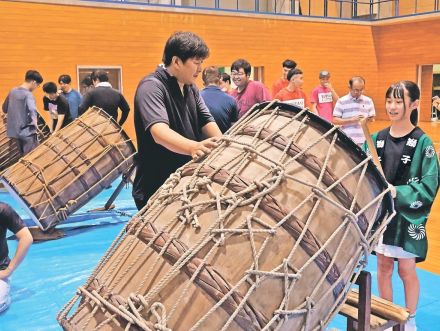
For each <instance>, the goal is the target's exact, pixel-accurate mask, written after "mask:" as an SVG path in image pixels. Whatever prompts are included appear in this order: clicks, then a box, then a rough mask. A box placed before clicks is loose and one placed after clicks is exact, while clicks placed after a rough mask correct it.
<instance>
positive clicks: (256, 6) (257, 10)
mask: <svg viewBox="0 0 440 331" xmlns="http://www.w3.org/2000/svg"><path fill="white" fill-rule="evenodd" d="M259 4H260V1H259V0H255V12H257V13H258V12H259V11H260V10H259Z"/></svg>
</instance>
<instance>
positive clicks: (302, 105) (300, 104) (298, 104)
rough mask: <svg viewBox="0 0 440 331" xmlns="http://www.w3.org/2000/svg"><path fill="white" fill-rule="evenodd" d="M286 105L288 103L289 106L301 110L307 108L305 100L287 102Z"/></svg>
mask: <svg viewBox="0 0 440 331" xmlns="http://www.w3.org/2000/svg"><path fill="white" fill-rule="evenodd" d="M285 103H288V104H289V105H294V106H297V107H299V108H301V109H304V108H305V105H304V99H293V100H287V101H285Z"/></svg>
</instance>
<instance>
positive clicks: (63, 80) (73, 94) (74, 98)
mask: <svg viewBox="0 0 440 331" xmlns="http://www.w3.org/2000/svg"><path fill="white" fill-rule="evenodd" d="M71 83H72V78H71V77H70V76H69V75H66V74H64V75H61V76H60V77H59V78H58V84H60V89H61V92H62V93H61V94H62V96H63V97H65V98H66V99H67V102H68V103H69V110H70V118H69V119H68V121H69V122H71V121H73V120H74V119H75V118H77V117H78V107H79V105H80V104H81V99H82V98H81V94H79V92H78V91H77V90H74V89H73V88H72V86H71V85H70V84H71Z"/></svg>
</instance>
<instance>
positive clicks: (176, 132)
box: [133, 32, 221, 209]
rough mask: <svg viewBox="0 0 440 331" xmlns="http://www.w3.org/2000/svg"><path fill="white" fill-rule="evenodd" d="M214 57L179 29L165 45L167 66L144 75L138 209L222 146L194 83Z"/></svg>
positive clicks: (138, 107) (137, 102) (137, 111)
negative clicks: (173, 176)
mask: <svg viewBox="0 0 440 331" xmlns="http://www.w3.org/2000/svg"><path fill="white" fill-rule="evenodd" d="M208 55H209V49H208V47H207V46H206V44H205V42H204V41H203V40H202V39H201V38H200V37H199V36H197V35H195V34H193V33H191V32H177V33H175V34H173V35H172V36H171V37H170V38H169V39H168V41H167V42H166V44H165V50H164V54H163V58H162V61H163V64H164V66H159V67H158V68H157V69H156V71H155V72H154V73H152V74H150V75H148V76H147V77H144V78H143V79H142V80H141V82H140V83H139V85H138V87H137V90H136V95H135V99H134V124H135V129H136V138H137V144H138V154H137V166H138V167H137V171H136V177H135V180H134V184H133V197H134V200H135V202H136V206H137V207H138V209H141V208H142V207H143V206H145V204H146V203H147V201H148V199H149V198H150V197H151V196H152V195H153V193H154V192H155V191H156V190H157V189H158V188H159V187H160V186H161V185H162V184H163V183H164V182H165V180H166V179H167V178H168V176H169V175H170V174H171V173H173V172H174V171H176V169H177V168H179V167H181V166H182V165H184V164H185V163H187V162H188V161H190V160H191V157H192V158H199V157H202V156H203V155H205V154H206V153H209V152H210V151H211V150H212V149H213V148H214V147H215V146H217V142H216V141H217V139H216V138H215V137H219V136H221V131H220V129H219V128H218V126H217V124H216V123H215V121H214V118H213V117H212V116H211V114H210V113H209V110H208V108H207V107H206V105H205V103H204V102H203V100H202V98H201V97H200V94H199V90H198V89H197V87H196V86H195V85H194V83H195V80H196V78H197V76H198V75H199V74H200V72H201V71H202V68H201V66H202V63H203V60H204V59H205V58H207V57H208Z"/></svg>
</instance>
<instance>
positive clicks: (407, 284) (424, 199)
mask: <svg viewBox="0 0 440 331" xmlns="http://www.w3.org/2000/svg"><path fill="white" fill-rule="evenodd" d="M385 97H386V103H385V108H386V111H387V114H388V116H389V118H390V121H391V126H390V127H388V128H386V129H384V130H382V131H379V132H377V133H375V134H373V141H374V143H375V146H376V150H377V154H378V156H379V160H380V162H381V164H382V168H383V170H384V174H385V177H386V179H387V181H388V182H389V183H390V187H391V192H392V194H393V197H394V204H395V209H396V216H395V217H394V218H393V220H392V221H391V222H390V224H389V225H388V227H387V229H386V230H385V233H384V235H383V238H381V240H380V242H379V244H378V245H377V247H376V248H375V251H376V255H377V263H378V266H377V278H378V285H379V293H380V296H381V297H382V298H384V299H387V300H389V301H393V289H392V281H391V276H392V274H393V269H394V261H395V260H397V264H398V273H399V276H400V278H401V279H402V281H403V285H404V289H405V303H406V307H407V308H408V310H409V312H410V319H409V321H408V322H407V324H406V327H405V330H409V331H413V330H417V327H416V324H415V314H416V309H417V303H418V299H419V291H420V287H419V280H418V277H417V273H416V262H421V261H423V260H425V258H426V253H427V250H428V241H427V238H426V221H427V219H428V215H429V212H430V210H431V206H432V204H433V202H434V198H435V195H436V193H437V189H438V185H439V165H438V159H437V155H436V153H435V149H434V146H433V144H432V142H431V140H430V139H429V137H428V136H427V135H426V134H425V133H424V132H423V131H422V130H421V129H420V128H419V127H417V126H416V124H417V107H418V106H419V99H420V90H419V88H418V86H417V85H416V84H415V83H413V82H410V81H400V82H398V83H396V84H393V85H392V86H390V87H389V88H388V90H387V92H386V95H385ZM365 148H366V149H367V147H365ZM367 153H368V151H367Z"/></svg>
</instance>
